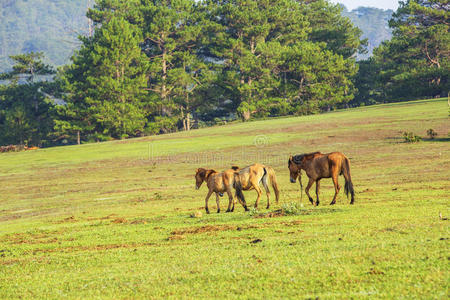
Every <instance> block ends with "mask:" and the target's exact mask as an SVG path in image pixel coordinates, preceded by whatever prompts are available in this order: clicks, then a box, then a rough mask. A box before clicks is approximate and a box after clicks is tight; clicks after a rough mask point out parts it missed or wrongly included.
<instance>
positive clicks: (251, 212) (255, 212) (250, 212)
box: [248, 207, 259, 217]
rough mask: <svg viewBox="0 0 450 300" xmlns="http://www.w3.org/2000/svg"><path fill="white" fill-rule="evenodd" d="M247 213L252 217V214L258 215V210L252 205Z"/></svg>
mask: <svg viewBox="0 0 450 300" xmlns="http://www.w3.org/2000/svg"><path fill="white" fill-rule="evenodd" d="M248 214H249V215H250V217H253V216H256V215H259V211H258V209H257V208H256V207H252V208H250V210H249V212H248Z"/></svg>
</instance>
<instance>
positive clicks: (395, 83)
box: [372, 0, 450, 101]
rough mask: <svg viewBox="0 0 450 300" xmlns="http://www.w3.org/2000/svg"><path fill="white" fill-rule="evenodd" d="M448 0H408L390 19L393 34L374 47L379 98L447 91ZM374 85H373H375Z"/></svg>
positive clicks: (424, 95) (448, 87)
mask: <svg viewBox="0 0 450 300" xmlns="http://www.w3.org/2000/svg"><path fill="white" fill-rule="evenodd" d="M449 23H450V12H449V10H448V1H447V0H408V1H404V2H400V7H399V8H398V10H397V11H396V12H395V13H394V15H393V18H392V19H391V21H390V22H389V25H390V27H391V28H392V29H393V38H392V40H390V41H387V42H385V43H383V44H382V45H381V46H380V47H378V48H377V49H376V50H375V51H374V60H373V61H372V63H373V64H374V67H373V69H375V70H376V69H378V70H380V76H379V77H378V82H377V84H378V85H381V86H383V87H384V94H382V95H381V96H380V98H381V99H380V100H389V101H394V100H399V99H405V100H406V99H411V98H418V97H426V96H433V97H435V96H439V95H442V96H443V95H446V93H447V92H448V90H449V89H450V82H449V74H450V72H449V69H450V65H449V57H450V33H449ZM374 88H375V87H374Z"/></svg>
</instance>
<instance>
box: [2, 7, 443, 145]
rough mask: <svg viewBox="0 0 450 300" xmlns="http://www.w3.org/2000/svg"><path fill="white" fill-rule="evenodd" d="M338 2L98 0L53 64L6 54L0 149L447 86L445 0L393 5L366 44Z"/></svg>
mask: <svg viewBox="0 0 450 300" xmlns="http://www.w3.org/2000/svg"><path fill="white" fill-rule="evenodd" d="M55 3H56V2H55ZM53 4H54V3H53ZM4 7H5V4H3V9H4ZM51 7H54V8H55V9H57V8H58V7H57V6H55V5H53V6H51ZM343 9H344V8H343V7H341V6H340V5H333V4H331V3H329V2H328V1H325V0H317V1H310V0H300V1H294V0H277V1H268V0H267V1H265V0H263V1H252V0H245V1H244V0H235V1H220V0H208V1H199V2H197V1H193V0H165V1H164V0H159V1H154V0H153V1H150V0H131V1H121V0H98V1H96V2H95V4H93V6H92V7H91V8H90V9H89V10H88V13H87V18H88V19H87V20H89V21H87V22H86V24H87V27H86V28H85V29H84V30H81V31H80V34H79V46H78V47H77V50H76V51H75V53H74V54H73V56H72V57H71V58H70V62H68V63H66V64H64V65H63V66H61V67H59V68H55V67H53V66H51V65H50V63H49V60H48V59H47V58H46V55H47V54H46V52H45V51H44V52H35V51H33V50H34V48H33V47H31V46H30V48H29V49H23V50H24V51H23V52H24V53H17V55H12V56H10V60H11V61H12V62H13V66H12V69H11V70H6V71H4V72H3V73H2V74H1V75H0V79H2V80H3V81H4V82H5V84H2V85H0V145H10V144H13V145H25V146H38V147H46V146H52V145H65V144H76V143H78V144H80V143H85V142H96V141H106V140H111V139H123V138H129V137H137V136H144V135H154V134H161V133H168V132H174V131H178V130H186V131H187V130H191V129H193V128H200V127H205V126H210V125H216V124H218V125H220V124H224V123H227V122H232V121H250V120H253V119H261V118H268V117H279V116H290V115H306V114H316V113H321V112H326V111H330V110H335V109H338V108H343V107H349V106H353V107H354V106H360V105H370V104H376V103H385V102H395V101H404V100H409V99H418V98H429V97H437V96H446V95H447V93H448V91H449V83H448V75H449V63H448V58H449V45H450V38H449V32H448V27H449V25H448V24H449V21H450V20H449V19H450V14H449V12H448V9H449V4H448V1H446V0H407V1H403V2H400V7H399V9H398V10H397V11H396V12H394V13H393V14H392V18H391V19H390V21H389V27H390V31H392V38H391V39H390V40H387V41H384V42H382V43H381V44H380V45H379V46H378V47H376V48H374V49H372V48H373V47H372V48H371V45H370V44H369V43H368V40H367V39H365V38H363V32H362V30H361V29H359V28H358V27H357V26H356V25H355V24H354V23H353V22H352V21H351V20H350V19H349V18H348V17H347V16H345V14H343ZM79 11H81V9H80V10H79ZM73 18H81V20H84V19H83V17H82V16H77V17H73ZM54 25H55V24H53V28H55V26H54ZM48 27H49V28H52V24H51V25H49V26H48ZM0 30H2V32H1V38H4V37H5V36H6V35H5V32H4V30H5V29H4V28H3V29H0ZM2 45H4V42H3V41H2ZM28 50H29V51H28ZM372 50H373V55H372V56H370V57H367V55H366V54H367V53H368V52H369V51H372ZM364 55H366V56H364ZM357 56H359V57H360V58H361V57H363V58H366V59H364V60H357Z"/></svg>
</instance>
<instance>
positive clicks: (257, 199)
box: [252, 181, 262, 208]
mask: <svg viewBox="0 0 450 300" xmlns="http://www.w3.org/2000/svg"><path fill="white" fill-rule="evenodd" d="M252 186H253V188H254V189H255V191H256V192H257V193H258V197H257V198H256V202H255V208H258V204H259V200H260V199H261V194H262V191H261V188H260V187H259V184H258V182H254V181H253V182H252Z"/></svg>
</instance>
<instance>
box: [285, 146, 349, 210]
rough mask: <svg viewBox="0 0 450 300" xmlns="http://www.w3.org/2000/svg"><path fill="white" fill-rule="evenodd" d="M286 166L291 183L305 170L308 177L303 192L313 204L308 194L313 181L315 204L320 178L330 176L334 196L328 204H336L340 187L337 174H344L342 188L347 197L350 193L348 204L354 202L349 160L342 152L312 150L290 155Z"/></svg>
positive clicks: (317, 203)
mask: <svg viewBox="0 0 450 300" xmlns="http://www.w3.org/2000/svg"><path fill="white" fill-rule="evenodd" d="M288 167H289V172H290V176H291V182H292V183H295V181H296V179H297V177H299V180H301V170H305V172H306V175H308V177H309V182H308V185H307V186H306V189H305V192H306V195H307V196H308V198H309V201H310V202H311V203H312V204H313V205H314V201H313V198H312V197H311V196H310V194H309V189H310V188H311V186H312V185H313V184H314V182H315V183H316V196H317V202H316V205H319V189H320V179H322V178H330V177H331V179H332V180H333V184H334V197H333V201H331V203H330V205H333V204H336V197H337V194H338V193H339V190H340V189H341V187H340V186H339V182H338V176H339V175H344V178H345V187H344V190H345V194H346V195H347V197H348V194H349V193H350V194H351V201H350V204H353V203H354V202H355V191H354V190H353V183H352V177H351V175H350V161H349V160H348V158H347V157H346V156H345V155H344V154H342V153H340V152H332V153H328V154H322V153H320V152H314V153H309V154H300V155H296V156H291V157H289V162H288Z"/></svg>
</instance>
